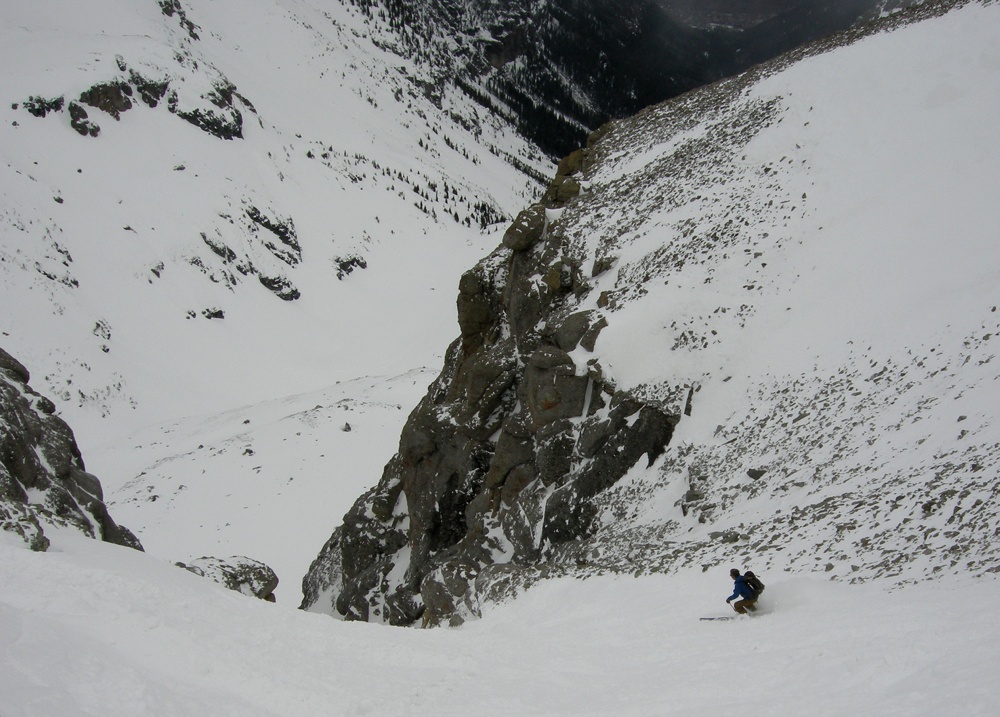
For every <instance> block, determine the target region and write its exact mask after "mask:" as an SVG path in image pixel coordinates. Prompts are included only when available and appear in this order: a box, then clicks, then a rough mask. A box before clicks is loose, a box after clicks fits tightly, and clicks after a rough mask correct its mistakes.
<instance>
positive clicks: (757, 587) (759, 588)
mask: <svg viewBox="0 0 1000 717" xmlns="http://www.w3.org/2000/svg"><path fill="white" fill-rule="evenodd" d="M743 580H744V581H745V582H746V584H747V585H748V586H749V588H750V589H751V590H753V591H754V592H755V593H757V597H760V594H761V593H762V592H764V583H762V582H761V581H760V578H758V577H757V576H756V575H754V574H753V573H752V572H750V571H749V570H747V571H746V572H745V573H743Z"/></svg>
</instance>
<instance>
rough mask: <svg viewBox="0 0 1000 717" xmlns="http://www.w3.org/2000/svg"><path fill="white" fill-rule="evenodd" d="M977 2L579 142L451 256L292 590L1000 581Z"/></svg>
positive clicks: (367, 595) (992, 176)
mask: <svg viewBox="0 0 1000 717" xmlns="http://www.w3.org/2000/svg"><path fill="white" fill-rule="evenodd" d="M921 21H922V22H921ZM998 22H1000V12H998V9H997V6H996V5H995V4H993V3H986V4H981V3H970V4H965V3H950V2H944V3H935V4H927V5H923V6H921V7H920V8H919V9H917V10H914V11H910V12H909V13H908V14H906V13H904V14H900V15H896V16H893V18H891V19H888V20H884V21H882V23H881V24H879V25H876V26H871V27H868V28H866V29H864V30H861V31H857V32H853V33H850V34H845V35H843V36H839V37H836V38H833V39H831V40H829V41H826V42H823V43H820V44H817V45H814V46H811V47H808V48H805V49H803V50H801V51H799V52H798V53H796V54H792V55H788V56H785V57H783V58H781V59H779V60H778V61H775V62H774V63H771V64H768V65H765V66H762V67H760V68H758V69H757V70H755V71H754V72H752V73H748V74H746V75H743V76H740V77H738V78H734V79H732V80H727V81H724V82H721V83H718V84H717V85H714V86H711V87H708V88H704V89H702V90H699V91H697V92H693V93H690V94H688V95H685V96H684V97H683V98H680V99H678V100H676V101H673V102H669V103H666V104H664V105H661V106H658V107H654V108H650V109H649V110H647V111H645V112H642V113H640V114H639V115H637V116H636V117H635V118H632V119H630V120H627V121H624V122H620V123H615V124H612V125H611V126H610V127H607V128H604V129H603V130H602V131H601V132H599V133H596V134H595V135H594V136H593V137H592V138H591V139H592V141H591V146H590V147H589V149H587V150H585V151H581V152H579V153H577V154H576V155H574V156H572V157H569V158H567V159H566V160H565V161H564V162H563V163H562V164H561V165H560V168H559V172H558V174H557V177H556V180H555V181H554V182H553V184H552V186H551V187H550V189H549V191H548V192H547V193H546V194H545V196H544V198H543V200H542V202H541V203H540V204H538V205H535V206H533V207H531V208H529V209H527V210H525V211H524V212H522V214H521V215H519V217H518V219H517V220H516V221H515V222H514V223H513V224H512V225H511V227H510V228H509V229H508V231H507V233H506V234H505V236H504V240H503V244H502V245H501V246H500V247H499V248H498V249H497V250H496V251H494V252H493V254H491V255H490V256H489V257H487V258H486V259H484V260H483V261H481V262H480V263H479V264H478V265H477V266H476V267H475V268H474V269H473V270H470V271H469V272H467V273H466V274H465V275H464V276H463V280H462V283H461V284H460V295H459V300H458V304H459V324H460V329H461V338H460V339H458V340H456V342H455V343H453V344H452V346H451V347H450V349H449V351H448V354H447V356H446V360H445V365H444V369H443V370H442V373H441V375H440V376H439V378H438V380H437V381H435V382H434V383H433V384H432V385H431V386H430V388H429V390H428V393H427V394H426V396H425V397H424V399H423V400H422V401H421V403H420V404H418V406H417V407H416V408H415V409H414V411H413V412H412V413H411V415H410V417H409V419H408V420H407V424H406V426H405V427H404V429H403V432H402V435H401V439H400V445H399V451H398V453H397V454H396V456H394V457H393V458H392V459H391V460H390V462H389V463H388V464H387V466H386V468H385V471H384V472H383V476H382V479H381V481H380V482H379V484H378V485H377V486H376V487H374V488H373V489H372V490H370V491H369V492H367V493H366V494H364V495H363V496H361V497H360V498H359V499H358V501H357V502H356V503H355V505H354V507H353V508H352V509H351V511H350V512H349V513H348V515H347V516H346V517H345V520H344V524H343V526H342V527H340V528H338V529H337V531H336V532H335V533H334V534H333V536H332V538H331V540H330V541H328V543H327V544H326V546H325V547H324V549H323V551H322V553H321V554H320V556H319V557H318V559H317V561H316V563H315V564H314V567H313V569H312V570H311V572H310V575H309V576H308V577H307V580H306V588H305V593H306V598H307V599H306V604H307V605H308V606H310V607H311V608H312V609H317V610H321V611H328V612H331V613H333V612H336V613H340V614H342V615H346V616H348V617H350V618H353V619H371V620H380V621H388V622H391V623H395V624H410V623H412V622H414V621H417V620H422V621H423V622H424V623H425V624H437V623H440V622H451V623H455V622H457V621H460V620H462V619H463V618H464V617H466V616H468V615H475V614H477V613H478V611H479V610H480V609H481V605H482V602H483V601H484V600H490V599H495V598H497V597H502V596H504V595H507V594H509V593H510V591H511V590H516V589H518V586H522V585H524V584H527V583H530V582H532V581H534V580H536V579H538V578H539V577H544V576H547V575H555V574H564V573H581V574H585V575H588V574H593V573H595V572H603V571H613V572H627V573H635V572H645V571H651V570H652V571H676V570H682V569H685V568H697V569H701V568H702V567H703V566H710V565H714V564H716V563H717V562H718V561H720V560H727V561H728V560H735V561H736V562H737V563H738V564H752V565H753V567H754V568H755V569H756V568H765V569H769V570H777V569H786V570H793V571H803V570H805V571H810V570H813V569H820V570H824V571H826V572H827V573H828V574H829V576H830V577H833V578H838V579H843V580H865V579H874V578H877V577H885V576H893V577H894V578H895V579H896V580H898V581H900V582H903V581H907V580H917V579H923V578H926V577H932V576H937V575H945V574H954V573H972V574H975V575H983V574H985V573H988V572H991V571H993V570H994V569H995V565H996V560H997V557H998V556H997V553H996V550H997V546H996V542H995V541H994V540H993V536H995V535H996V532H997V530H998V529H1000V514H998V512H997V510H996V507H995V506H996V491H997V490H998V488H997V482H996V476H995V472H994V471H993V470H992V469H991V468H990V466H993V465H995V463H996V461H997V459H998V457H1000V434H998V431H1000V423H998V422H997V421H996V411H995V409H994V408H993V407H992V405H991V404H992V397H991V393H990V391H989V388H988V387H989V386H991V385H993V383H994V382H995V381H996V380H1000V375H998V374H997V367H996V363H995V361H994V349H993V342H994V341H995V337H996V336H997V333H998V330H1000V318H998V316H1000V315H998V313H997V312H998V310H997V307H998V306H1000V294H998V291H1000V289H998V286H1000V282H998V280H997V279H998V276H997V273H996V267H997V262H996V261H994V258H995V241H994V239H995V233H996V231H995V227H996V226H997V225H998V223H1000V222H998V220H1000V216H998V210H997V207H996V204H995V202H993V201H992V199H991V196H992V195H991V192H992V187H994V186H995V185H996V182H997V178H998V177H997V167H998V166H1000V156H998V151H1000V147H998V145H997V142H996V141H995V138H994V137H993V136H992V134H991V131H990V130H989V129H988V128H989V127H990V123H989V121H988V118H989V117H991V116H993V115H994V114H995V113H996V112H997V110H998V109H1000V106H998V104H997V102H998V99H997V98H998V94H997V93H996V92H995V91H994V90H995V88H996V87H998V86H1000V74H998V73H1000V62H998V55H997V53H996V51H995V50H994V48H993V43H992V41H991V39H990V38H991V37H992V36H993V34H995V32H996V30H997V23H998ZM793 546H794V547H793Z"/></svg>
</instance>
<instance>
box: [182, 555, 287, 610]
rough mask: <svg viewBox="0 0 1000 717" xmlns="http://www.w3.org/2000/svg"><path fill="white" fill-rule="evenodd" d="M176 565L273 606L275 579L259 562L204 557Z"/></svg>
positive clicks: (266, 567)
mask: <svg viewBox="0 0 1000 717" xmlns="http://www.w3.org/2000/svg"><path fill="white" fill-rule="evenodd" d="M176 565H177V567H179V568H184V569H185V570H187V571H189V572H192V573H194V574H195V575H200V576H201V577H204V578H209V579H210V580H214V581H215V582H217V583H219V584H220V585H223V586H225V587H227V588H229V589H230V590H235V591H236V592H238V593H243V594H244V595H247V596H248V597H255V598H258V599H260V600H266V601H267V602H275V597H274V589H275V588H276V587H278V576H277V575H275V573H274V571H273V570H272V569H271V568H269V567H268V566H267V565H265V564H264V563H262V562H260V561H259V560H254V559H253V558H247V557H244V556H241V555H239V556H233V557H231V558H207V557H205V558H198V559H197V560H192V561H191V562H190V563H176Z"/></svg>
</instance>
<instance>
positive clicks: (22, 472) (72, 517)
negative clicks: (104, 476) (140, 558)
mask: <svg viewBox="0 0 1000 717" xmlns="http://www.w3.org/2000/svg"><path fill="white" fill-rule="evenodd" d="M28 380H29V374H28V371H27V369H25V367H24V366H22V365H21V364H20V363H19V362H18V361H17V360H16V359H14V358H13V357H12V356H11V355H10V354H8V353H7V352H6V351H4V350H3V349H0V525H2V527H3V529H4V530H8V531H11V532H14V533H17V534H18V535H20V536H21V537H22V538H23V539H24V540H25V542H27V543H28V544H29V545H30V546H31V548H32V549H33V550H45V549H46V548H47V547H48V544H49V541H48V539H47V538H46V537H45V534H44V527H45V526H47V525H59V526H70V527H74V528H77V529H78V530H80V531H82V532H83V533H86V534H87V535H89V536H91V537H94V538H100V539H101V540H104V541H106V542H109V543H116V544H118V545H124V546H126V547H130V548H135V549H137V550H142V545H140V543H139V541H138V539H137V538H136V537H135V536H134V535H133V534H132V533H131V532H130V531H129V530H128V529H127V528H124V527H122V526H120V525H117V524H116V523H115V522H114V521H113V520H112V519H111V516H110V515H109V514H108V509H107V506H105V504H104V496H103V491H102V489H101V483H100V481H99V480H98V479H97V478H96V477H95V476H93V475H91V474H90V473H88V472H87V471H86V469H85V467H84V464H83V459H82V457H81V456H80V449H79V448H78V447H77V445H76V440H75V439H74V438H73V431H72V430H70V427H69V426H68V425H66V422H65V421H63V420H62V419H61V418H59V417H58V416H56V415H55V405H54V404H53V403H52V401H50V400H49V399H47V398H45V397H44V396H40V395H38V394H37V393H35V392H34V391H32V390H31V388H30V387H29V386H28Z"/></svg>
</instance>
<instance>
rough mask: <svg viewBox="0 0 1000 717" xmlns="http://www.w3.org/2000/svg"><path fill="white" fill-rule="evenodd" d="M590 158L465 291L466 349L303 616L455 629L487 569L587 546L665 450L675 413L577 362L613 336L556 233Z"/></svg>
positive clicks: (340, 544) (323, 574) (457, 350)
mask: <svg viewBox="0 0 1000 717" xmlns="http://www.w3.org/2000/svg"><path fill="white" fill-rule="evenodd" d="M584 160H585V152H579V153H576V154H575V155H574V156H572V157H570V158H567V160H566V161H564V162H563V163H562V164H561V165H560V169H559V171H558V173H557V176H556V178H555V180H554V181H553V182H552V185H551V186H550V188H549V190H548V191H547V192H546V193H545V195H544V198H543V200H542V202H540V203H539V204H537V205H535V206H532V207H530V208H529V209H527V210H525V211H524V212H522V213H521V215H520V216H519V217H518V218H517V219H516V220H515V221H514V223H513V224H512V226H511V227H510V229H509V230H508V231H507V233H506V235H505V236H504V239H503V244H502V246H500V247H499V248H498V249H497V250H496V251H494V252H493V254H491V255H490V256H489V257H487V258H486V259H484V260H483V261H482V262H480V263H479V264H478V265H477V266H476V267H475V268H473V269H471V270H470V271H468V272H466V274H465V275H464V276H463V277H462V279H461V281H460V283H459V294H458V301H457V304H458V323H459V326H460V329H461V337H460V338H459V339H458V340H456V341H455V342H454V343H453V344H452V345H451V347H450V348H449V350H448V353H447V356H446V359H445V365H444V369H443V370H442V372H441V375H440V376H439V378H438V380H437V381H436V382H435V383H434V384H433V385H432V386H431V387H430V389H429V391H428V393H427V395H426V396H425V397H424V399H423V400H422V401H421V402H420V404H419V405H418V406H417V407H416V408H415V409H414V410H413V412H412V413H411V414H410V417H409V419H408V421H407V423H406V426H405V428H404V430H403V433H402V435H401V437H400V443H399V452H398V453H397V454H396V455H395V456H394V457H393V459H392V460H391V461H390V462H389V464H388V465H387V466H386V467H385V470H384V472H383V475H382V479H381V481H380V482H379V484H378V485H377V486H376V487H375V488H374V489H373V490H372V491H370V492H369V493H367V494H366V495H364V496H362V497H361V498H360V499H358V501H357V502H356V503H355V505H354V507H353V508H352V509H351V511H350V512H349V513H348V515H347V516H346V517H345V520H344V525H343V526H342V527H340V528H338V529H337V532H336V533H335V534H334V536H333V537H332V538H331V540H330V541H329V542H328V543H327V545H326V546H325V547H324V549H323V552H322V553H321V555H320V556H319V558H317V560H316V562H315V563H314V565H313V566H312V568H311V569H310V572H309V574H308V575H307V576H306V578H305V580H304V594H305V596H306V597H305V600H304V602H303V607H304V608H307V609H314V610H318V611H324V610H325V611H330V610H331V609H332V608H335V609H336V610H337V611H338V612H340V613H341V614H343V615H344V616H346V617H347V618H348V619H360V620H380V621H386V622H389V623H392V624H396V625H408V624H412V623H414V622H416V621H418V620H421V621H422V623H423V624H426V625H436V624H441V623H457V622H461V621H462V620H463V619H464V618H465V617H466V616H468V615H469V614H474V613H475V611H476V607H475V606H476V590H477V586H476V582H477V578H478V577H479V576H480V575H481V574H483V573H484V571H489V570H490V569H491V568H495V569H500V566H503V565H505V564H509V563H516V564H530V563H534V562H536V561H538V560H540V559H542V558H543V556H544V555H546V554H547V553H548V552H549V551H551V550H552V549H553V548H554V547H555V546H557V545H559V544H561V543H564V542H566V541H572V540H574V539H577V538H579V537H582V536H585V535H587V534H588V533H589V532H590V531H591V530H592V528H593V525H592V519H593V517H594V514H595V511H594V510H593V508H592V507H591V505H590V500H591V499H592V498H593V497H594V496H595V495H597V494H599V493H600V492H601V491H603V490H604V489H606V488H607V487H609V486H611V485H614V484H615V483H616V482H617V481H618V480H619V479H620V478H621V477H622V476H623V475H624V474H625V473H626V472H627V471H628V470H629V468H631V467H632V466H633V465H634V464H635V463H636V462H637V461H640V460H642V459H643V458H644V457H645V459H646V460H648V461H650V462H652V460H653V459H655V458H656V457H657V456H658V455H659V454H660V453H661V452H662V451H663V450H664V448H665V447H666V445H667V443H668V442H669V440H670V436H671V434H672V431H673V426H674V425H675V423H676V422H677V420H678V417H679V415H680V413H679V410H678V409H677V408H676V407H673V406H669V405H664V404H661V403H657V402H648V401H643V400H640V399H638V398H636V397H634V396H630V395H628V394H626V393H624V392H621V391H618V390H616V388H615V386H614V385H613V384H612V383H611V382H609V381H607V380H606V379H604V377H603V373H602V371H601V368H600V366H598V365H596V363H595V364H593V365H590V364H588V363H586V358H585V357H586V352H587V351H588V346H589V348H590V349H593V347H594V342H595V341H596V338H597V335H598V334H599V332H600V330H601V328H603V326H605V325H606V322H605V321H604V319H603V317H602V316H600V315H599V314H598V313H597V312H594V311H574V310H573V308H572V307H573V302H571V301H568V299H569V298H572V297H574V296H578V295H581V294H583V293H586V292H587V291H588V288H589V287H588V286H587V283H586V281H585V279H584V278H583V274H582V272H581V270H580V267H579V264H578V262H577V261H575V260H573V259H571V258H570V254H569V252H568V247H567V246H566V245H565V242H564V237H563V236H562V235H561V234H560V232H559V217H560V207H562V206H565V204H566V203H567V202H570V201H572V200H573V198H574V197H575V196H577V195H578V194H579V192H580V187H581V182H580V180H581V178H582V174H581V171H582V168H583V166H584ZM581 352H582V353H581Z"/></svg>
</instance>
